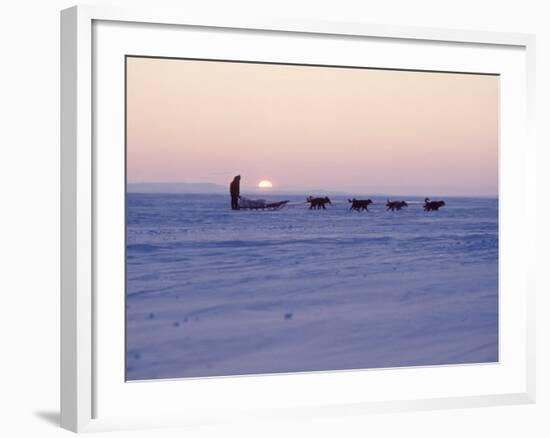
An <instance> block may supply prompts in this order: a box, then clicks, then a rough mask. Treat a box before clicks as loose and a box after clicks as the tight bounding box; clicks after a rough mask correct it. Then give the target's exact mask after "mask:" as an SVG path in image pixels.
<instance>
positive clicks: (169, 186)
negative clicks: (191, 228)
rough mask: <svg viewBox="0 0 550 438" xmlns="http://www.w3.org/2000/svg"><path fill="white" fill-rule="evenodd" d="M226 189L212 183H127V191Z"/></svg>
mask: <svg viewBox="0 0 550 438" xmlns="http://www.w3.org/2000/svg"><path fill="white" fill-rule="evenodd" d="M228 190H229V188H228V187H225V186H222V185H219V184H214V183H181V182H178V183H162V182H159V183H128V192H129V193H227V192H228Z"/></svg>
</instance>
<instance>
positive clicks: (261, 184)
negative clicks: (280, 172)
mask: <svg viewBox="0 0 550 438" xmlns="http://www.w3.org/2000/svg"><path fill="white" fill-rule="evenodd" d="M258 187H260V188H261V189H267V188H270V187H273V184H271V181H267V180H265V179H264V180H263V181H260V182H259V183H258Z"/></svg>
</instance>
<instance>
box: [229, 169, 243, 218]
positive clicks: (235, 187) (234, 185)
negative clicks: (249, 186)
mask: <svg viewBox="0 0 550 438" xmlns="http://www.w3.org/2000/svg"><path fill="white" fill-rule="evenodd" d="M229 193H230V194H231V210H238V209H239V196H240V194H241V175H237V176H236V177H235V178H233V181H231V184H229Z"/></svg>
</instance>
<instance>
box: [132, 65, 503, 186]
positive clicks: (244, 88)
mask: <svg viewBox="0 0 550 438" xmlns="http://www.w3.org/2000/svg"><path fill="white" fill-rule="evenodd" d="M127 63H128V64H127V92H128V101H127V117H128V119H127V141H128V144H127V151H128V157H127V158H128V169H127V170H128V182H130V183H132V182H212V183H217V184H223V185H226V184H228V182H229V181H230V180H231V178H232V177H233V175H236V174H241V175H242V178H243V180H242V184H243V186H244V187H247V186H256V185H257V183H258V182H259V181H260V180H262V179H267V180H270V181H272V182H273V185H274V188H277V189H284V188H289V189H299V188H304V189H309V188H318V189H326V190H334V191H350V192H353V193H365V194H376V193H381V194H411V195H413V194H417V195H422V196H423V195H438V194H441V195H465V196H468V195H472V196H477V195H479V196H496V195H497V194H498V96H499V79H498V77H497V76H485V75H468V74H449V73H428V72H407V71H389V70H369V69H346V68H326V67H307V66H291V65H267V64H247V63H231V62H213V61H190V60H172V59H150V58H128V60H127Z"/></svg>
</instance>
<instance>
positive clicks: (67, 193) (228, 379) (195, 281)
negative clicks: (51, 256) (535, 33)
mask: <svg viewBox="0 0 550 438" xmlns="http://www.w3.org/2000/svg"><path fill="white" fill-rule="evenodd" d="M61 54H62V57H61V58H62V59H61V64H62V65H61V75H62V77H61V80H62V96H61V103H62V109H61V119H62V128H61V131H62V145H61V146H62V158H61V159H62V181H61V189H62V211H61V215H62V242H61V245H62V273H61V280H62V290H61V300H62V302H61V305H62V309H61V310H62V321H61V346H62V361H61V363H62V370H61V375H62V387H61V395H62V407H61V423H62V426H63V427H65V428H67V429H70V430H73V431H97V430H108V429H114V428H141V427H152V426H154V427H158V426H162V425H171V426H173V425H188V424H204V423H210V422H212V423H214V422H219V421H229V420H232V421H234V420H235V419H237V420H243V421H246V419H247V418H254V419H262V418H275V417H279V418H290V417H293V418H295V417H300V416H304V417H305V416H311V415H321V414H322V415H327V414H329V415H340V414H343V413H346V414H349V413H356V414H364V413H369V412H379V411H404V410H415V409H441V408H447V407H459V406H484V405H497V404H515V403H531V402H534V400H535V390H534V388H535V370H534V362H535V361H534V354H535V351H534V330H535V321H534V294H535V290H534V283H533V280H532V278H533V271H534V261H533V257H534V255H533V254H534V251H533V248H534V241H535V234H534V233H535V213H534V210H533V209H532V208H531V206H532V205H535V164H534V163H535V146H534V143H533V139H532V128H531V121H532V117H533V115H532V108H533V93H534V78H533V72H534V70H533V63H534V37H532V36H530V35H517V34H501V33H488V32H474V31H457V30H445V29H422V28H412V27H411V28H404V27H388V26H376V25H371V24H361V23H338V22H312V21H307V20H296V19H288V20H280V19H261V20H259V19H247V18H243V17H242V16H239V17H223V18H216V17H214V16H209V17H197V16H193V15H192V14H189V13H185V14H181V13H172V14H170V13H163V12H159V11H129V10H122V9H111V8H104V7H74V8H70V9H67V10H64V11H62V14H61Z"/></svg>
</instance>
